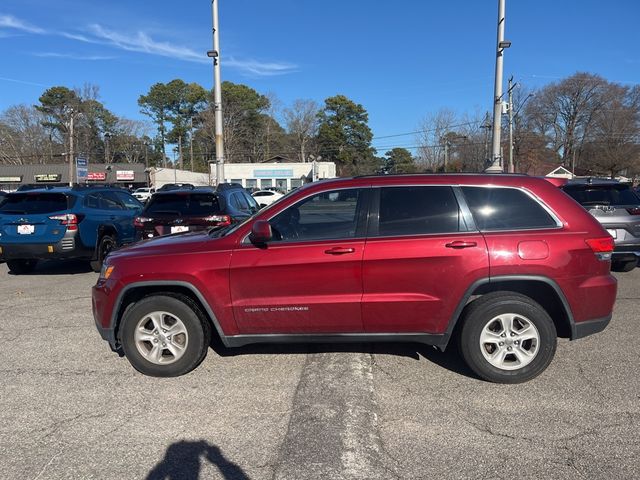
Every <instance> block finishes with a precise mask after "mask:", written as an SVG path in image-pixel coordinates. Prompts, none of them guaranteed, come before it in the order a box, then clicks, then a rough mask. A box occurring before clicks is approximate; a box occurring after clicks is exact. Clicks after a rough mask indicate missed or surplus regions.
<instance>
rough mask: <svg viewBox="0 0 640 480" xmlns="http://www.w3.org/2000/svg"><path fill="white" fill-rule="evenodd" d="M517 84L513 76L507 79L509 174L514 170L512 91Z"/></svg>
mask: <svg viewBox="0 0 640 480" xmlns="http://www.w3.org/2000/svg"><path fill="white" fill-rule="evenodd" d="M517 85H518V84H517V83H516V84H515V85H514V84H513V75H512V76H510V77H509V89H508V90H507V92H508V93H509V173H514V172H515V168H514V165H513V89H514V88H516V86H517Z"/></svg>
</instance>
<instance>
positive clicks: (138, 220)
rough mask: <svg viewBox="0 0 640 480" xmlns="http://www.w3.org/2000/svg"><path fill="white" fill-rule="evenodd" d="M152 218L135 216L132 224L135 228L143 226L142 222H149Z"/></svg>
mask: <svg viewBox="0 0 640 480" xmlns="http://www.w3.org/2000/svg"><path fill="white" fill-rule="evenodd" d="M151 220H152V219H151V218H147V217H136V218H135V219H134V220H133V226H134V227H135V228H144V224H145V223H147V222H150V221H151Z"/></svg>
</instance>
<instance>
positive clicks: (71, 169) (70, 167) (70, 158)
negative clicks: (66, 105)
mask: <svg viewBox="0 0 640 480" xmlns="http://www.w3.org/2000/svg"><path fill="white" fill-rule="evenodd" d="M70 112H71V118H70V119H69V186H70V187H73V166H74V165H73V164H74V161H73V133H74V132H73V120H74V118H73V114H74V111H73V109H71V110H70Z"/></svg>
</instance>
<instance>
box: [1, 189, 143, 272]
mask: <svg viewBox="0 0 640 480" xmlns="http://www.w3.org/2000/svg"><path fill="white" fill-rule="evenodd" d="M141 210H142V204H141V203H140V202H138V201H137V200H136V199H135V198H133V197H132V196H131V195H130V194H129V193H127V192H126V191H124V190H122V189H120V188H108V187H98V188H89V187H73V188H71V187H55V188H44V189H42V188H41V189H33V190H26V191H21V192H14V193H9V194H7V196H6V198H5V200H4V201H3V202H2V203H1V204H0V260H3V261H6V262H7V265H8V267H9V270H11V271H12V272H13V273H27V272H29V271H31V270H33V268H34V267H35V266H36V264H37V262H38V260H43V259H65V258H78V259H86V260H90V261H91V265H92V268H93V269H94V270H95V271H100V267H101V265H102V261H103V260H104V257H105V256H106V255H107V254H108V253H109V251H111V250H112V249H114V248H117V247H119V246H121V245H123V244H125V243H129V242H132V241H134V239H135V230H134V227H133V219H134V218H135V217H136V216H137V215H138V214H139V213H140V211H141Z"/></svg>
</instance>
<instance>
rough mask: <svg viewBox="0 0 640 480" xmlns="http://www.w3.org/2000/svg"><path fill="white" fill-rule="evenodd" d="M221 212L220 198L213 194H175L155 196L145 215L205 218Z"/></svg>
mask: <svg viewBox="0 0 640 480" xmlns="http://www.w3.org/2000/svg"><path fill="white" fill-rule="evenodd" d="M219 211H220V203H219V202H218V196H217V195H215V194H213V193H175V194H165V195H154V196H153V197H152V198H151V203H149V205H148V206H147V207H146V208H145V210H144V214H145V215H150V214H154V215H161V214H165V215H180V216H187V215H192V216H203V215H211V214H214V213H217V212H219Z"/></svg>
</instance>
